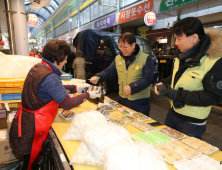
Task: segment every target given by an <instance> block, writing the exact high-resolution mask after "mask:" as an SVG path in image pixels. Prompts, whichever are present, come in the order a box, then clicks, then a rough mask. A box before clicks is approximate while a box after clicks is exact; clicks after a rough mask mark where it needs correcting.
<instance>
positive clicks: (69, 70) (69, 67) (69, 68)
mask: <svg viewBox="0 0 222 170" xmlns="http://www.w3.org/2000/svg"><path fill="white" fill-rule="evenodd" d="M75 58H76V56H75V54H74V52H71V54H70V55H69V56H68V58H67V63H66V64H65V70H66V73H70V74H72V75H73V73H74V70H73V68H72V64H73V61H74V60H75ZM73 76H74V75H73Z"/></svg>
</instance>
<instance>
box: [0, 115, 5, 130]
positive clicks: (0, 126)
mask: <svg viewBox="0 0 222 170" xmlns="http://www.w3.org/2000/svg"><path fill="white" fill-rule="evenodd" d="M6 128H7V118H6V117H5V118H0V129H6Z"/></svg>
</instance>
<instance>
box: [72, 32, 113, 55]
mask: <svg viewBox="0 0 222 170" xmlns="http://www.w3.org/2000/svg"><path fill="white" fill-rule="evenodd" d="M105 34H110V33H109V32H104V31H99V30H93V29H87V30H84V31H81V32H79V33H78V34H77V35H76V37H75V38H74V40H73V46H74V47H75V48H76V49H77V50H81V51H82V52H83V54H84V55H86V57H87V58H88V59H94V58H95V57H96V56H97V48H98V46H99V44H100V40H101V36H102V35H105Z"/></svg>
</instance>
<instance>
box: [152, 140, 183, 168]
mask: <svg viewBox="0 0 222 170" xmlns="http://www.w3.org/2000/svg"><path fill="white" fill-rule="evenodd" d="M160 145H163V146H164V147H166V148H167V149H169V150H171V151H172V152H175V154H178V155H179V156H181V159H180V160H178V161H181V160H183V159H186V158H184V157H183V156H182V155H180V154H179V153H177V152H176V151H174V150H173V149H171V148H170V147H168V146H166V145H164V144H159V145H156V146H155V148H156V147H158V146H160ZM157 150H158V149H157ZM160 150H162V149H160ZM158 151H159V150H158ZM159 152H160V151H159ZM160 153H161V152H160ZM161 155H162V153H161ZM168 155H169V156H172V155H170V154H168ZM162 156H163V158H164V160H165V161H166V162H167V163H169V164H171V165H173V164H175V163H176V162H178V161H175V162H170V161H169V160H167V159H166V157H164V155H162ZM172 157H173V156H172Z"/></svg>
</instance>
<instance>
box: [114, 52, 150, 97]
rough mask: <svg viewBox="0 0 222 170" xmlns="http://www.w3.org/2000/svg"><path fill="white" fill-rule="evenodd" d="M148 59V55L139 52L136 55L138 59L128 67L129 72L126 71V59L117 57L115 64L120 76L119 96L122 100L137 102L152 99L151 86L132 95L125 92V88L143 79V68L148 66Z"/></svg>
mask: <svg viewBox="0 0 222 170" xmlns="http://www.w3.org/2000/svg"><path fill="white" fill-rule="evenodd" d="M147 57H148V55H147V54H146V53H144V52H139V53H138V54H137V55H136V59H135V60H134V62H133V63H131V64H130V65H129V67H128V70H126V64H125V60H124V58H123V57H121V56H120V55H118V56H116V58H115V63H116V70H117V74H118V84H119V95H120V96H121V97H122V98H128V99H129V100H137V99H142V98H149V97H150V86H148V87H146V88H145V89H143V90H141V91H139V92H137V93H134V94H131V95H126V94H125V92H124V87H126V86H127V85H129V84H130V83H132V82H135V81H137V80H139V79H141V78H142V73H143V67H144V65H145V64H146V59H147Z"/></svg>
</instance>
